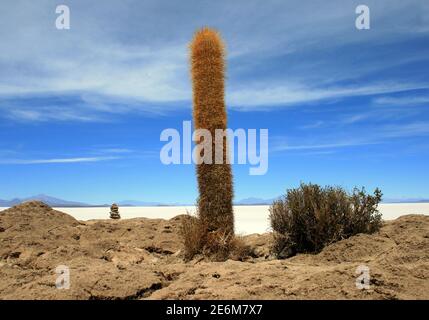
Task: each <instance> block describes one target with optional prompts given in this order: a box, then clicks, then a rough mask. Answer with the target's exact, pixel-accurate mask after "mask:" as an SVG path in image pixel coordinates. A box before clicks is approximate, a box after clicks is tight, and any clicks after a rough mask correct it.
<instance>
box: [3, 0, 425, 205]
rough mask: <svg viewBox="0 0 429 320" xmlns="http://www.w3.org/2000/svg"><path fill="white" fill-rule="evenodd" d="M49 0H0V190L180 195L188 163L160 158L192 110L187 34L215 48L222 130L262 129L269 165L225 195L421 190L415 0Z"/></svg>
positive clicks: (410, 194)
mask: <svg viewBox="0 0 429 320" xmlns="http://www.w3.org/2000/svg"><path fill="white" fill-rule="evenodd" d="M61 3H63V4H66V5H68V6H69V7H70V10H71V29H70V30H57V29H56V28H55V19H56V16H57V15H56V14H55V8H56V5H58V4H59V3H57V2H56V1H11V0H5V1H2V2H1V4H0V15H1V18H0V39H1V43H2V44H1V50H0V178H1V180H2V185H1V187H0V199H8V198H13V197H25V196H30V195H34V194H39V193H45V194H49V195H52V196H56V197H60V198H65V199H69V200H77V201H84V202H89V203H105V202H113V201H119V200H124V199H137V200H143V201H160V202H182V203H183V202H186V203H193V202H194V200H195V198H196V197H197V191H196V178H195V168H194V166H193V165H171V166H165V165H163V164H162V163H161V161H160V159H159V151H160V149H161V147H162V145H163V144H164V143H163V142H160V141H159V135H160V133H161V131H162V130H163V129H166V128H177V129H178V130H180V129H181V126H182V121H185V120H191V111H192V109H191V98H192V92H191V83H190V78H189V65H188V47H187V46H188V43H189V41H190V39H191V38H192V35H193V33H194V31H195V30H196V29H197V28H199V27H202V26H205V25H208V26H211V27H215V28H217V29H218V30H219V31H220V32H221V33H222V35H223V37H224V39H225V42H226V45H227V84H226V85H227V93H226V101H227V108H228V117H229V119H228V120H229V127H230V128H232V129H236V128H244V129H250V128H256V129H261V128H268V129H269V146H270V147H269V170H268V172H267V174H266V175H264V176H250V175H249V173H248V169H249V168H248V166H243V165H235V166H234V167H233V172H234V185H235V193H236V194H235V197H236V199H242V198H246V197H260V198H272V197H275V196H278V195H280V194H282V193H283V192H284V191H285V189H287V188H290V187H296V186H297V185H299V183H300V182H301V181H303V182H313V183H319V184H323V185H324V184H335V185H341V186H344V187H346V188H352V187H353V186H365V187H367V189H369V190H372V189H374V188H375V187H380V188H381V189H382V191H383V193H384V194H385V197H386V198H419V197H425V198H429V182H428V181H429V173H428V170H427V159H428V156H429V143H428V136H429V109H428V106H429V78H428V76H427V75H428V72H429V63H428V62H429V41H428V40H429V2H427V1H423V0H420V1H415V0H409V1H396V0H394V1H387V0H384V1H380V0H378V1H365V2H364V4H366V5H368V6H369V8H370V17H371V29H370V30H357V29H356V28H355V18H356V16H357V15H356V14H355V8H356V6H357V5H359V4H361V3H363V2H360V1H344V0H341V1H340V0H338V1H337V0H335V1H238V0H237V1H201V0H199V1H190V0H186V1H180V2H177V1H174V2H173V1H123V0H122V1H119V0H112V1H104V2H101V1H62V2H61Z"/></svg>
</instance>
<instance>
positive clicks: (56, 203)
mask: <svg viewBox="0 0 429 320" xmlns="http://www.w3.org/2000/svg"><path fill="white" fill-rule="evenodd" d="M277 199H279V197H277V198H270V199H262V198H254V197H251V198H245V199H242V200H239V201H235V202H234V205H239V206H240V205H241V206H250V205H270V204H272V203H273V201H274V200H277ZM31 200H37V201H42V202H44V203H46V204H47V205H49V206H51V207H108V206H110V204H98V205H94V204H88V203H84V202H78V201H67V200H63V199H59V198H54V197H51V196H47V195H45V194H39V195H36V196H32V197H28V198H15V199H12V200H1V199H0V207H13V206H16V205H18V204H20V203H22V202H26V201H31ZM425 202H429V199H425V198H404V199H385V200H383V203H425ZM117 204H118V205H119V206H122V207H161V206H186V205H193V204H183V203H161V202H148V201H138V200H124V201H119V202H117Z"/></svg>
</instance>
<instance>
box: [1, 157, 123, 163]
mask: <svg viewBox="0 0 429 320" xmlns="http://www.w3.org/2000/svg"><path fill="white" fill-rule="evenodd" d="M115 159H119V157H112V156H109V157H82V158H61V159H55V158H54V159H3V160H0V164H23V165H29V164H57V163H82V162H99V161H108V160H115Z"/></svg>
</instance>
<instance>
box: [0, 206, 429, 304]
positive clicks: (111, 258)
mask: <svg viewBox="0 0 429 320" xmlns="http://www.w3.org/2000/svg"><path fill="white" fill-rule="evenodd" d="M181 219H184V216H177V217H175V218H173V219H171V220H162V219H145V218H136V219H129V220H118V221H113V220H94V221H86V222H81V221H77V220H75V219H74V218H72V217H71V216H69V215H67V214H65V213H62V212H59V211H55V210H53V209H51V208H50V207H48V206H46V205H44V204H43V203H40V202H28V203H25V204H23V205H20V206H17V207H14V208H11V209H8V210H5V211H3V212H1V213H0V299H429V217H428V216H423V215H408V216H402V217H400V218H398V219H396V220H394V221H392V222H387V223H385V225H384V226H383V228H382V229H381V231H380V232H379V233H377V234H373V235H357V236H355V237H352V238H349V239H346V240H343V241H340V242H337V243H335V244H333V245H330V246H328V247H326V248H325V249H324V250H323V251H322V252H321V253H320V254H317V255H307V254H302V255H298V256H295V257H293V258H290V259H286V260H276V259H273V258H272V257H270V255H269V245H270V244H269V243H270V239H271V236H270V234H264V235H250V236H246V237H245V242H246V243H247V244H249V245H251V246H252V247H253V248H254V252H255V255H254V257H252V258H249V259H247V260H246V261H244V262H242V261H232V260H228V261H226V262H209V261H205V260H204V259H202V258H196V259H194V260H192V261H190V262H186V263H185V262H184V261H183V260H182V258H181V254H180V249H181V241H180V238H179V236H178V230H179V225H180V220H181ZM59 265H66V266H68V267H69V270H70V288H69V289H68V290H66V289H57V288H56V285H55V282H56V279H57V277H58V275H57V274H56V273H55V269H56V267H57V266H59ZM360 265H365V266H367V267H368V268H369V275H370V288H369V289H368V290H358V289H357V288H356V277H358V274H356V268H357V267H358V266H360Z"/></svg>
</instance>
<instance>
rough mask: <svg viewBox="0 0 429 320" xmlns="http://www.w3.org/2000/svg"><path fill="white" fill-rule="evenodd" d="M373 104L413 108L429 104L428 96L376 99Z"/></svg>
mask: <svg viewBox="0 0 429 320" xmlns="http://www.w3.org/2000/svg"><path fill="white" fill-rule="evenodd" d="M373 101H374V103H376V104H380V105H387V106H404V107H405V106H410V105H411V106H414V105H420V104H429V96H403V97H402V96H401V97H392V96H390V97H378V98H375V99H374V100H373Z"/></svg>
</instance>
